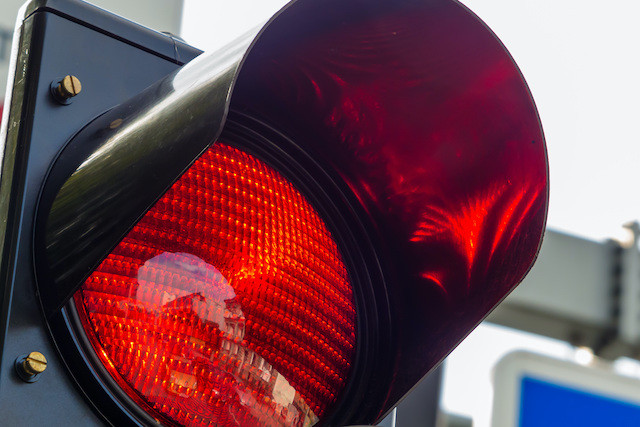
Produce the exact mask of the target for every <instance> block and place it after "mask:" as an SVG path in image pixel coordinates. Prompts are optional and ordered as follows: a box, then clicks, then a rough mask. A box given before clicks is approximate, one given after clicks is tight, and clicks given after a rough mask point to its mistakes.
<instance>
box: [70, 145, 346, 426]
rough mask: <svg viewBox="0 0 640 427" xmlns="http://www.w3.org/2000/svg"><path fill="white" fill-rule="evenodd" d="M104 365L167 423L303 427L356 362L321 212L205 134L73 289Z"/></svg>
mask: <svg viewBox="0 0 640 427" xmlns="http://www.w3.org/2000/svg"><path fill="white" fill-rule="evenodd" d="M74 301H75V305H76V308H77V310H78V313H79V317H80V319H81V323H82V325H83V327H84V329H85V331H86V333H87V335H88V337H89V340H90V342H91V344H92V345H93V348H94V350H95V352H96V354H97V355H98V357H99V359H100V361H101V362H102V363H103V364H104V366H105V367H106V369H107V371H108V372H109V374H110V375H111V376H112V377H113V379H114V380H115V381H116V382H117V383H118V384H119V385H120V387H122V389H123V390H124V391H125V392H126V393H127V395H129V396H130V397H131V398H132V399H134V400H135V401H136V402H137V403H138V404H139V405H140V406H141V407H142V408H143V409H144V410H146V411H147V412H148V413H149V414H150V415H152V416H153V417H155V418H156V419H159V420H161V421H162V422H169V423H170V424H178V425H225V426H236V425H251V426H254V425H301V426H302V425H304V426H307V425H311V424H314V423H315V422H316V421H317V420H318V419H319V418H320V417H322V416H323V414H325V413H326V412H327V410H328V409H330V407H331V405H332V403H334V402H335V400H336V397H337V395H338V394H339V393H340V392H341V390H342V389H343V388H344V386H345V383H346V379H347V375H348V374H349V371H350V367H351V365H352V363H353V356H354V347H355V340H356V336H355V322H356V320H355V318H356V314H355V307H354V302H353V290H352V286H351V283H350V281H349V276H348V273H347V269H346V267H345V264H344V261H343V259H342V257H341V255H340V252H339V250H338V247H337V245H336V243H335V241H334V239H333V238H332V236H331V233H330V232H329V230H328V229H327V227H326V225H325V223H324V221H323V220H322V218H320V216H319V214H318V213H317V212H316V211H315V209H314V208H313V207H312V206H311V204H310V203H309V202H308V201H307V200H306V198H305V197H304V196H303V195H302V194H301V193H300V192H299V191H298V190H297V189H296V188H295V187H294V186H293V185H292V184H291V183H290V182H289V181H288V180H287V179H286V178H284V177H283V176H282V175H281V174H280V173H278V172H277V171H275V170H274V169H273V168H271V167H270V166H268V165H267V164H265V163H264V162H262V161H260V160H258V159H257V158H255V157H254V156H252V155H250V154H248V153H246V152H243V151H240V150H238V149H236V148H233V147H231V146H229V145H225V144H222V143H216V144H215V145H214V146H213V147H212V148H210V149H209V150H208V151H207V152H206V153H205V154H204V155H203V156H202V157H201V158H200V159H198V160H197V161H196V163H195V164H194V165H193V166H192V167H191V168H190V169H189V170H188V171H187V172H186V173H185V174H184V175H183V176H182V177H181V178H180V179H179V180H178V181H177V182H176V183H175V184H174V185H173V187H172V188H171V189H170V190H169V191H168V192H167V193H166V194H165V195H164V196H163V197H162V198H161V199H160V200H159V201H158V202H157V203H156V204H155V205H154V206H153V208H152V209H151V210H150V211H149V212H148V213H147V214H146V215H145V216H144V217H143V218H142V219H141V220H140V221H139V222H138V224H137V225H136V226H135V227H134V228H133V229H132V230H131V231H130V232H129V234H128V235H127V236H126V237H125V238H124V239H123V240H122V241H121V243H120V244H119V245H118V246H117V247H116V248H115V249H114V250H113V251H112V252H111V254H109V256H108V257H107V258H106V259H105V260H104V261H103V262H102V263H101V264H100V266H99V267H98V268H97V269H96V271H95V272H94V273H93V274H92V275H91V276H90V277H89V278H88V279H87V280H86V281H85V283H84V285H83V286H82V288H81V289H80V290H79V291H78V292H77V293H76V294H75V296H74Z"/></svg>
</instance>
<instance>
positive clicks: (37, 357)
mask: <svg viewBox="0 0 640 427" xmlns="http://www.w3.org/2000/svg"><path fill="white" fill-rule="evenodd" d="M22 368H23V369H24V372H25V373H26V374H28V375H38V374H41V373H43V372H44V371H45V369H47V359H46V358H45V357H44V355H43V354H42V353H39V352H37V351H32V352H31V353H29V355H28V356H27V357H26V358H25V359H24V360H23V361H22Z"/></svg>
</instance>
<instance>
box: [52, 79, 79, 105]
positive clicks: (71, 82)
mask: <svg viewBox="0 0 640 427" xmlns="http://www.w3.org/2000/svg"><path fill="white" fill-rule="evenodd" d="M56 89H57V92H58V95H59V96H60V98H62V99H69V98H73V97H74V96H77V95H78V94H80V92H81V91H82V83H80V80H79V79H78V78H77V77H76V76H71V75H69V76H66V77H65V78H64V79H62V80H61V81H60V82H59V83H58V87H57V88H56Z"/></svg>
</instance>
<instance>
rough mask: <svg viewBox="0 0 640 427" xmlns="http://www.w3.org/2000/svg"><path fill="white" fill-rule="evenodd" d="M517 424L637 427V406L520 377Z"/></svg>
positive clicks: (526, 426)
mask: <svg viewBox="0 0 640 427" xmlns="http://www.w3.org/2000/svg"><path fill="white" fill-rule="evenodd" d="M520 390H521V391H520V423H519V425H520V427H543V426H544V427H556V426H557V427H570V426H580V427H602V426H616V427H627V426H628V427H632V426H633V427H638V426H640V405H637V404H634V403H632V402H625V401H622V400H616V399H612V398H610V397H605V396H601V395H598V394H594V393H590V392H587V391H582V390H578V389H574V388H569V387H565V386H562V385H558V384H553V383H550V382H547V381H541V380H538V379H535V378H530V377H523V378H522V384H521V389H520Z"/></svg>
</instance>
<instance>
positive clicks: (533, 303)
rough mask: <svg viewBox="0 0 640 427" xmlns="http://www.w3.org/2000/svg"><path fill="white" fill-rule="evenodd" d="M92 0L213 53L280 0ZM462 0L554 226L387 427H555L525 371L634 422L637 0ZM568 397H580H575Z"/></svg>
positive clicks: (639, 315) (5, 47)
mask: <svg viewBox="0 0 640 427" xmlns="http://www.w3.org/2000/svg"><path fill="white" fill-rule="evenodd" d="M92 3H95V4H97V5H98V6H100V7H103V8H105V9H107V10H110V11H113V12H115V13H118V14H120V15H123V16H125V17H127V18H128V19H131V20H133V21H135V22H138V23H141V24H143V25H146V26H149V27H151V28H154V29H157V30H159V31H167V32H170V33H173V34H176V35H179V36H180V37H182V38H184V39H185V41H186V42H188V43H190V44H192V45H194V46H196V47H198V48H200V49H203V50H214V49H216V48H217V47H220V46H222V45H224V44H226V43H228V42H229V41H231V40H233V39H234V38H235V37H237V36H238V35H240V34H242V33H243V32H245V31H246V30H248V29H250V28H252V27H254V26H256V25H259V24H260V23H262V22H264V21H265V20H266V19H268V18H269V17H270V16H271V15H272V14H273V13H275V12H276V11H277V10H278V9H279V8H281V7H282V6H283V5H284V4H285V3H286V1H283V0H259V1H257V0H233V1H222V0H136V1H135V2H132V1H128V0H94V1H92ZM462 3H463V4H465V5H466V6H467V7H469V8H470V9H471V10H473V11H474V12H475V13H476V14H477V15H478V16H480V17H481V18H482V19H483V20H484V21H485V22H486V23H487V24H488V26H489V27H490V28H492V29H493V31H494V32H495V33H496V34H497V35H498V37H499V38H500V39H501V40H502V42H503V43H504V44H505V45H506V47H507V48H508V49H509V51H510V52H511V54H512V55H513V57H514V58H515V60H516V62H517V63H518V65H519V66H520V68H521V70H522V73H523V74H524V76H525V78H526V80H527V82H528V84H529V86H530V89H531V91H532V93H533V96H534V99H535V101H536V104H537V106H538V109H539V113H540V116H541V120H542V124H543V127H544V131H545V134H546V138H547V146H548V152H549V163H550V165H549V167H550V175H551V202H550V211H549V217H548V230H547V235H546V238H545V243H544V244H543V248H542V251H541V254H540V257H539V262H538V263H537V264H536V267H534V270H533V271H532V273H531V274H530V275H529V277H528V278H527V279H525V282H524V283H523V284H522V285H521V286H520V287H519V288H518V289H517V290H516V291H515V292H514V293H513V294H512V295H511V296H509V297H508V298H507V300H506V301H505V302H504V303H503V304H502V305H501V306H500V307H499V308H498V309H497V310H496V311H495V312H494V313H493V314H492V315H491V316H490V317H489V318H488V319H487V321H485V322H484V323H483V324H482V325H480V326H479V327H478V328H477V329H476V330H475V331H474V332H473V333H472V334H471V335H470V336H469V337H468V338H467V339H466V340H465V341H464V342H463V343H462V344H461V345H460V346H459V347H458V348H457V349H456V350H455V351H454V352H453V353H452V354H451V355H450V356H449V357H448V359H447V360H446V362H445V365H444V368H443V369H442V370H441V371H439V372H437V373H436V374H434V376H433V377H432V380H431V381H429V382H428V383H425V385H424V386H423V387H422V388H419V389H418V390H416V392H415V393H414V395H415V397H414V398H413V401H408V402H407V403H406V408H405V409H403V407H402V405H401V407H400V409H399V410H398V411H397V413H396V415H395V418H394V415H392V416H391V417H389V418H388V419H387V420H385V421H384V424H385V425H397V426H399V427H409V426H418V425H424V426H430V425H434V424H433V423H434V419H435V418H434V417H435V415H434V414H432V413H430V411H431V409H430V408H431V406H429V405H426V404H425V402H431V403H433V402H435V403H436V404H437V407H438V408H439V409H438V410H437V411H436V412H437V422H438V423H439V425H440V426H470V425H473V426H478V427H487V426H490V425H492V418H493V425H496V426H503V425H504V426H511V425H514V426H515V425H527V426H529V425H531V426H533V425H551V424H542V421H539V420H538V419H537V418H535V416H533V415H531V417H532V418H527V417H529V416H530V415H528V414H532V413H533V412H531V411H533V409H531V408H536V406H535V405H536V404H543V405H547V406H546V407H547V408H548V410H549V411H552V409H551V408H550V407H549V406H548V403H545V402H548V401H549V400H551V399H552V400H554V401H556V402H561V400H557V399H562V397H558V396H559V395H557V394H553V393H551V392H548V391H538V392H537V393H542V394H540V395H536V394H535V393H533V392H532V391H530V389H527V388H525V382H524V380H523V379H524V378H534V379H537V380H540V381H546V382H547V383H548V384H552V385H553V384H555V383H554V381H555V382H556V383H557V384H555V385H554V386H557V387H562V388H563V390H564V389H567V390H569V391H568V392H567V393H569V395H570V396H573V397H575V396H576V394H575V393H574V395H571V393H573V392H576V393H581V394H580V396H583V397H585V396H586V397H585V399H586V400H583V402H592V403H593V402H596V403H598V402H600V403H602V402H605V403H607V402H609V403H610V402H611V401H615V402H618V403H619V404H617V405H618V406H616V405H613V406H611V405H609V406H607V405H605V404H604V403H603V405H604V406H603V408H604V409H603V410H604V411H612V412H606V414H609V415H607V416H609V417H611V418H609V419H610V420H612V419H614V417H615V416H616V415H615V414H616V412H615V411H617V410H620V408H624V409H625V410H627V411H628V412H625V414H628V415H626V416H627V418H629V417H633V416H634V415H635V416H638V418H630V423H629V424H628V425H640V412H639V411H640V409H638V408H640V363H639V362H638V361H637V358H638V357H639V355H640V255H639V254H638V244H637V243H638V242H637V237H638V229H639V227H638V226H637V224H635V223H634V222H633V221H634V220H635V219H636V218H639V217H640V197H639V196H638V189H637V188H636V186H637V183H640V167H639V165H638V163H639V161H640V143H639V141H638V134H637V133H636V128H637V126H638V125H637V123H638V117H639V116H640V104H639V102H638V100H639V99H640V83H639V81H638V78H637V76H639V75H640V56H639V55H638V54H637V42H638V40H640V26H638V25H636V22H635V21H636V17H637V16H638V15H639V14H640V3H638V2H635V1H632V0H611V1H609V2H606V3H604V2H596V1H595V0H587V1H584V0H582V1H578V0H563V1H557V0H555V1H552V0H463V1H462ZM21 4H22V1H21V0H2V2H1V5H0V89H4V88H5V86H4V83H5V82H6V80H7V75H8V64H9V56H10V52H11V39H12V32H13V26H14V22H15V17H16V15H17V11H18V8H19V7H20V5H21ZM214 28H215V30H216V31H215V32H213V31H212V29H214ZM212 34H216V37H212V36H211V35H212ZM0 111H1V110H0ZM522 350H525V351H527V352H533V353H537V354H541V355H546V356H549V357H550V359H551V360H548V361H546V362H545V361H541V360H540V359H535V361H534V362H532V361H531V360H533V359H531V357H528V356H527V353H522V352H520V353H517V354H516V356H514V357H512V358H511V359H509V360H508V361H509V363H506V362H504V363H501V364H498V361H500V360H501V359H503V358H504V357H505V356H506V355H508V354H512V353H513V352H515V351H522ZM518 355H520V356H518ZM512 356H513V355H512ZM545 360H546V359H545ZM555 361H561V363H560V364H559V365H558V364H556V363H555ZM547 362H548V364H547V365H545V363H547ZM562 362H564V363H562ZM497 364H498V365H497ZM496 366H498V367H496ZM558 366H560V367H558ZM576 366H577V367H576ZM591 377H593V378H594V379H593V380H589V378H591ZM620 381H622V382H621V383H620ZM527 384H528V383H527ZM557 387H556V389H554V390H556V392H557V391H558V389H557ZM576 390H577V391H576ZM494 393H495V394H494ZM545 393H546V394H545ZM525 398H527V399H528V398H531V399H534V400H530V401H525ZM535 399H538V400H535ZM545 399H546V400H545ZM589 399H591V400H589ZM416 402H417V403H416ZM540 402H542V403H540ZM567 402H573V403H571V405H576V404H577V403H576V402H577V400H575V399H574V400H571V399H570V400H568V401H567ZM532 405H533V406H532ZM566 405H569V403H567V404H566ZM566 405H565V406H566ZM594 405H595V403H594ZM620 405H622V406H620ZM625 405H626V406H625ZM560 406H562V405H560ZM591 406H593V405H591ZM416 408H417V409H416ZM612 408H613V409H612ZM616 408H617V409H616ZM634 408H635V409H634ZM403 411H404V412H403ZM534 412H535V411H534ZM403 414H405V415H403ZM554 416H555V417H556V420H560V418H559V417H560V415H554ZM567 416H568V417H569V418H567V420H569V424H566V423H565V424H562V423H560V421H558V424H557V425H587V424H584V423H583V422H582V421H580V420H579V418H577V415H575V414H574V415H567ZM572 417H573V418H572ZM536 422H537V423H538V424H536ZM563 422H564V421H563ZM591 422H594V423H595V422H600V421H598V420H596V419H592V420H591ZM554 425H555V424H554ZM588 425H592V424H588ZM593 425H596V424H593ZM598 425H601V424H598ZM609 425H614V424H609ZM615 425H621V424H615ZM625 425H627V424H625Z"/></svg>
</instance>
